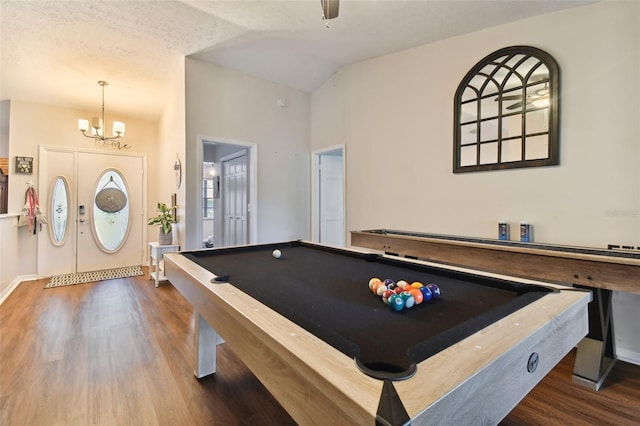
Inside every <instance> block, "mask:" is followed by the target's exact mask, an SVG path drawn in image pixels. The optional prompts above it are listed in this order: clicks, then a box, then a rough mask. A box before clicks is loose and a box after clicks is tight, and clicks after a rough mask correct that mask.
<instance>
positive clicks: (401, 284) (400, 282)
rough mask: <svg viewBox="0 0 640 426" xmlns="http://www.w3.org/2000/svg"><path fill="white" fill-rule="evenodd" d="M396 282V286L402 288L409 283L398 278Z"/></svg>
mask: <svg viewBox="0 0 640 426" xmlns="http://www.w3.org/2000/svg"><path fill="white" fill-rule="evenodd" d="M397 284H398V287H402V288H405V287H406V286H408V285H409V283H408V282H406V281H405V280H400V281H398V282H397Z"/></svg>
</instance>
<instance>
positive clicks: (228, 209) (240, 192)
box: [222, 154, 249, 247]
mask: <svg viewBox="0 0 640 426" xmlns="http://www.w3.org/2000/svg"><path fill="white" fill-rule="evenodd" d="M222 167H223V185H222V197H223V198H222V204H223V206H224V207H223V208H224V225H223V226H224V230H223V232H224V245H225V247H228V246H237V245H243V244H248V242H249V235H248V232H247V224H248V221H247V216H248V211H247V203H248V194H247V155H246V154H243V155H241V156H238V157H235V158H232V159H229V160H224V161H223V163H222Z"/></svg>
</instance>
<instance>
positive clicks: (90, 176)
mask: <svg viewBox="0 0 640 426" xmlns="http://www.w3.org/2000/svg"><path fill="white" fill-rule="evenodd" d="M40 160H41V173H40V182H41V184H40V188H41V189H40V192H41V197H40V201H41V209H42V211H43V213H44V214H45V215H46V216H47V218H48V219H49V225H47V226H48V227H52V223H53V222H54V221H55V219H56V217H55V216H56V213H55V208H54V207H52V205H51V203H52V201H51V200H52V193H53V183H54V182H55V181H56V180H58V179H57V178H58V177H64V179H65V180H66V183H67V185H68V204H69V205H68V208H67V213H66V217H67V219H66V220H67V225H66V231H65V232H66V233H67V235H66V236H64V237H63V238H60V241H56V239H55V238H54V237H53V236H52V232H47V234H49V235H46V234H45V233H44V232H43V233H41V235H40V236H39V238H38V276H40V277H45V276H52V275H59V274H67V273H74V272H88V271H96V270H103V269H110V268H116V267H124V266H135V265H141V264H142V263H143V248H144V247H143V230H144V223H143V221H144V220H143V219H144V218H143V215H144V211H143V199H144V198H143V197H144V195H143V194H144V173H143V170H144V158H143V157H142V156H140V155H127V154H122V153H119V152H114V153H109V152H104V153H103V152H83V151H77V150H73V149H64V148H59V149H58V148H41V150H40ZM58 208H59V207H58ZM52 229H53V228H52Z"/></svg>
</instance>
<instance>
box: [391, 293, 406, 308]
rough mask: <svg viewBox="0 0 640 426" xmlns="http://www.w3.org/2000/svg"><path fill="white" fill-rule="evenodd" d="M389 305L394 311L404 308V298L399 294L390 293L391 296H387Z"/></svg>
mask: <svg viewBox="0 0 640 426" xmlns="http://www.w3.org/2000/svg"><path fill="white" fill-rule="evenodd" d="M389 307H390V308H391V309H393V310H394V311H401V310H402V309H404V300H402V297H401V296H400V295H398V294H392V295H391V297H389Z"/></svg>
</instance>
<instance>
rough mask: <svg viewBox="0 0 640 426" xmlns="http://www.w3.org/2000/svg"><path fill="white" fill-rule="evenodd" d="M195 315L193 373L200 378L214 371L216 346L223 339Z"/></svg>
mask: <svg viewBox="0 0 640 426" xmlns="http://www.w3.org/2000/svg"><path fill="white" fill-rule="evenodd" d="M194 316H195V335H194V338H195V351H194V353H195V357H196V359H195V369H194V371H193V373H194V374H195V376H196V377H197V378H198V379H200V378H202V377H205V376H208V375H210V374H213V373H215V372H216V348H217V345H219V344H220V343H223V342H224V340H223V339H222V337H220V335H219V334H218V333H217V332H216V331H215V330H214V329H213V327H211V326H210V325H209V323H208V322H207V321H206V320H205V319H204V318H203V317H202V315H200V313H199V312H195V313H194Z"/></svg>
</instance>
